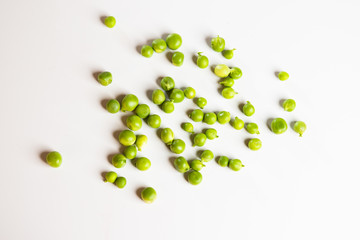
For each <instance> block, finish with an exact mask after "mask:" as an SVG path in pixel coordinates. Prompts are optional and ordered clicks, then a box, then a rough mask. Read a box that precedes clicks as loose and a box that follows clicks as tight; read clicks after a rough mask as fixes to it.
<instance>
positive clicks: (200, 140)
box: [193, 133, 206, 147]
mask: <svg viewBox="0 0 360 240" xmlns="http://www.w3.org/2000/svg"><path fill="white" fill-rule="evenodd" d="M205 142H206V135H205V134H204V133H198V134H196V135H195V137H194V143H193V147H195V146H198V147H202V146H204V145H205Z"/></svg>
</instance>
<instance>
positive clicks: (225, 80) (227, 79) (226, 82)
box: [219, 77, 235, 87]
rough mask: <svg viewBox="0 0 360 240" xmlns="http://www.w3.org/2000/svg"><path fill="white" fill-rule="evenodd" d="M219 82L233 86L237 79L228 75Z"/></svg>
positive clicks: (226, 85)
mask: <svg viewBox="0 0 360 240" xmlns="http://www.w3.org/2000/svg"><path fill="white" fill-rule="evenodd" d="M219 83H220V84H221V85H223V86H225V87H232V86H233V85H234V83H235V81H234V79H232V78H231V77H226V78H224V79H223V80H222V81H221V82H219Z"/></svg>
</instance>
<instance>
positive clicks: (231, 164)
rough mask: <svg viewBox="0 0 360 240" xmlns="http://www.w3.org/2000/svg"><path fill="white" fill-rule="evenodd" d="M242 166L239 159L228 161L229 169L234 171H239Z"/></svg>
mask: <svg viewBox="0 0 360 240" xmlns="http://www.w3.org/2000/svg"><path fill="white" fill-rule="evenodd" d="M242 167H244V165H243V164H242V162H241V161H240V160H239V159H231V160H230V161H229V168H230V169H231V170H234V171H239V170H240V169H241V168H242Z"/></svg>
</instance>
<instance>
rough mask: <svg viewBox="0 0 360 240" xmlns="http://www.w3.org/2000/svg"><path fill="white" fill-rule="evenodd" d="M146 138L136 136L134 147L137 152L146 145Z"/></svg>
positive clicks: (144, 136)
mask: <svg viewBox="0 0 360 240" xmlns="http://www.w3.org/2000/svg"><path fill="white" fill-rule="evenodd" d="M147 141H148V138H147V136H146V135H138V136H136V141H135V145H136V147H137V148H138V150H139V151H141V150H142V148H143V147H144V146H145V145H146V144H147Z"/></svg>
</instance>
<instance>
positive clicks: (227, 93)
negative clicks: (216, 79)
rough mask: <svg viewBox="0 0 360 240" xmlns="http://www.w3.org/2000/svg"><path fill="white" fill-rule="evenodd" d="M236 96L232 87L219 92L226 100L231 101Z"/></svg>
mask: <svg viewBox="0 0 360 240" xmlns="http://www.w3.org/2000/svg"><path fill="white" fill-rule="evenodd" d="M236 94H238V93H237V92H235V90H234V89H233V88H232V87H225V88H224V89H223V90H222V91H221V95H222V96H223V97H224V98H226V99H231V98H233V97H235V95H236Z"/></svg>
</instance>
